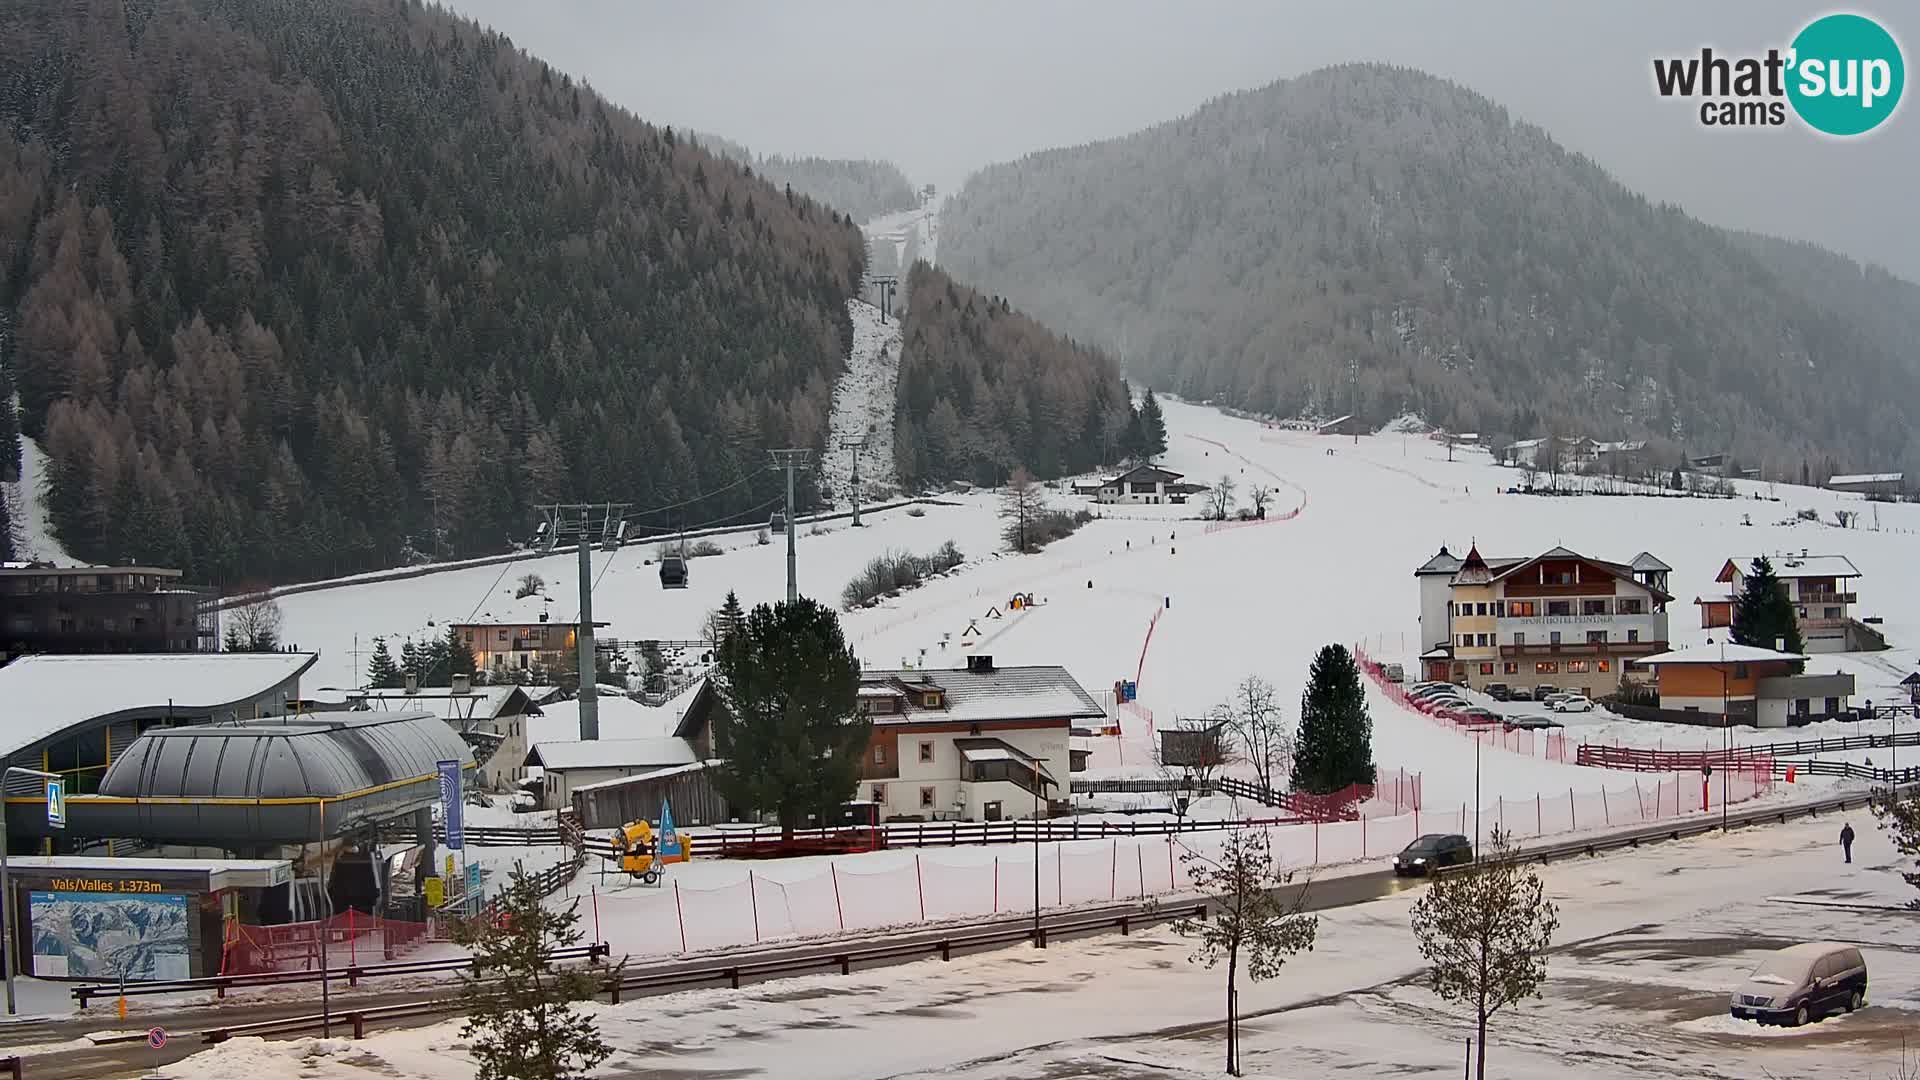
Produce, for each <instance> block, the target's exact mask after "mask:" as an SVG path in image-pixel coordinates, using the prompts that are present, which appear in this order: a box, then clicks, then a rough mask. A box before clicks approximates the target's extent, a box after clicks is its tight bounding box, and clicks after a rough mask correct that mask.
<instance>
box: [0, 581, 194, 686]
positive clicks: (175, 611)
mask: <svg viewBox="0 0 1920 1080" xmlns="http://www.w3.org/2000/svg"><path fill="white" fill-rule="evenodd" d="M181 576H182V575H181V572H180V571H178V570H168V569H165V568H162V567H158V566H53V565H50V564H47V563H7V564H5V565H4V566H0V662H5V660H6V659H8V658H10V657H15V656H29V655H34V654H45V653H62V654H73V653H194V652H200V653H210V652H218V651H219V649H220V634H219V617H218V615H217V614H216V613H215V611H214V610H213V607H212V604H211V602H212V601H213V600H214V599H215V598H216V595H215V592H214V590H213V589H212V588H210V587H205V586H191V585H184V584H182V583H181V581H180V578H181Z"/></svg>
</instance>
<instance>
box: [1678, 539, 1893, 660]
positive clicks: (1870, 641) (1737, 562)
mask: <svg viewBox="0 0 1920 1080" xmlns="http://www.w3.org/2000/svg"><path fill="white" fill-rule="evenodd" d="M1757 557H1758V556H1751V555H1741V556H1736V557H1734V558H1731V559H1728V560H1727V561H1726V562H1725V563H1723V564H1721V567H1720V572H1719V573H1718V574H1715V575H1714V578H1713V580H1714V581H1716V582H1718V583H1719V584H1722V585H1725V586H1726V587H1727V591H1726V592H1725V593H1720V594H1716V595H1713V596H1702V597H1696V598H1695V599H1694V601H1693V602H1694V603H1695V604H1696V605H1698V606H1699V608H1700V625H1701V626H1702V627H1703V628H1706V629H1713V628H1715V627H1721V626H1732V625H1733V609H1734V606H1735V604H1736V603H1737V602H1738V600H1739V598H1740V594H1741V593H1743V592H1745V591H1746V588H1747V576H1748V575H1749V574H1750V573H1752V571H1753V564H1754V560H1755V559H1756V558H1757ZM1766 559H1767V562H1768V563H1769V564H1770V565H1771V566H1772V567H1773V575H1774V577H1777V578H1779V579H1780V588H1781V589H1782V591H1784V592H1785V593H1786V594H1787V599H1788V600H1789V601H1791V602H1792V604H1793V614H1794V617H1795V619H1796V621H1797V622H1798V623H1799V626H1800V641H1801V646H1802V648H1803V649H1804V650H1805V651H1806V652H1809V653H1836V652H1870V651H1875V650H1879V649H1884V648H1886V647H1887V642H1886V638H1884V637H1882V636H1881V634H1880V632H1879V631H1878V630H1875V629H1874V628H1873V627H1870V626H1867V625H1866V624H1864V623H1862V622H1860V621H1859V620H1858V619H1857V618H1855V612H1854V608H1855V605H1857V604H1858V603H1859V602H1860V593H1859V586H1858V585H1857V584H1856V583H1857V582H1858V581H1859V580H1860V578H1861V576H1862V575H1861V573H1860V570H1859V569H1858V568H1857V567H1855V566H1854V565H1853V560H1852V559H1849V558H1847V557H1846V556H1845V555H1812V554H1808V552H1807V551H1806V549H1804V548H1803V549H1801V551H1800V553H1799V554H1798V555H1795V554H1793V553H1792V552H1785V553H1781V554H1775V555H1769V556H1766Z"/></svg>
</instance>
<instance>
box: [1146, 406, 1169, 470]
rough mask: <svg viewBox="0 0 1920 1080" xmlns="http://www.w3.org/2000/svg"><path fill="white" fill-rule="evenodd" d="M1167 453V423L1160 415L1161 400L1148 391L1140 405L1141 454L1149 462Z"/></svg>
mask: <svg viewBox="0 0 1920 1080" xmlns="http://www.w3.org/2000/svg"><path fill="white" fill-rule="evenodd" d="M1166 452H1167V421H1166V418H1165V417H1163V416H1161V415H1160V399H1158V398H1156V397H1154V396H1153V391H1152V390H1148V391H1147V396H1146V400H1144V401H1142V402H1141V403H1140V454H1141V456H1142V457H1144V458H1146V459H1147V460H1148V461H1152V460H1153V459H1154V458H1157V457H1159V456H1160V455H1161V454H1164V453H1166Z"/></svg>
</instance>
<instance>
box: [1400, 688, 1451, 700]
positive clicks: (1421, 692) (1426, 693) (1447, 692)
mask: <svg viewBox="0 0 1920 1080" xmlns="http://www.w3.org/2000/svg"><path fill="white" fill-rule="evenodd" d="M1407 696H1408V697H1410V698H1414V699H1416V700H1419V701H1425V700H1426V699H1428V698H1435V697H1459V696H1460V691H1458V690H1455V689H1454V688H1453V687H1451V686H1445V685H1441V686H1423V687H1421V688H1420V689H1418V690H1415V691H1414V692H1413V693H1411V694H1408V695H1407Z"/></svg>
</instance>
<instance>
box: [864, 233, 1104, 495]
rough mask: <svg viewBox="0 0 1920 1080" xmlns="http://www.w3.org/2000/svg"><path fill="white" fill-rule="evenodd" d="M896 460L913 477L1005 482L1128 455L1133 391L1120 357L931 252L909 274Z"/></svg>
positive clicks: (906, 479)
mask: <svg viewBox="0 0 1920 1080" xmlns="http://www.w3.org/2000/svg"><path fill="white" fill-rule="evenodd" d="M901 325H902V330H901V333H902V335H903V341H902V344H901V348H900V381H899V384H898V388H897V391H896V399H895V400H896V404H895V408H894V428H893V446H894V464H895V466H896V468H897V470H898V472H899V474H900V479H901V481H902V482H903V483H906V484H908V485H918V484H930V483H937V482H940V481H946V480H966V481H969V482H972V483H976V484H1000V483H1004V482H1005V481H1006V479H1007V477H1008V475H1009V474H1011V473H1012V472H1013V470H1014V469H1015V468H1016V467H1018V466H1025V467H1026V468H1027V470H1028V471H1029V472H1031V473H1033V474H1034V475H1035V476H1040V477H1054V476H1060V475H1063V474H1070V473H1077V472H1085V471H1087V470H1090V469H1093V468H1094V467H1096V466H1098V465H1101V464H1103V463H1106V462H1112V461H1117V460H1119V459H1120V458H1121V457H1122V456H1123V453H1124V451H1125V450H1126V449H1128V448H1127V447H1126V446H1125V445H1124V440H1125V436H1126V431H1127V421H1128V419H1129V417H1130V408H1131V403H1130V401H1129V400H1128V394H1127V388H1126V384H1125V383H1123V382H1121V381H1120V376H1119V372H1118V371H1117V370H1116V369H1115V366H1114V362H1113V360H1112V359H1111V358H1110V357H1108V356H1106V355H1105V354H1103V353H1101V352H1099V351H1098V350H1095V349H1090V348H1088V347H1086V346H1084V345H1080V344H1076V343H1075V342H1073V341H1070V340H1068V339H1066V338H1063V337H1060V336H1059V335H1057V334H1055V333H1053V332H1052V331H1050V330H1048V329H1047V328H1046V327H1044V326H1042V325H1041V324H1039V323H1038V322H1035V321H1034V320H1033V319H1031V318H1029V317H1027V316H1025V315H1022V314H1021V313H1019V312H1017V311H1015V310H1013V309H1012V307H1011V306H1010V305H1009V304H1008V303H1007V301H1006V300H1004V299H1002V298H1000V297H997V296H994V297H989V296H987V295H986V294H984V293H980V292H977V291H975V290H973V289H970V288H967V287H966V286H965V285H961V284H959V283H957V282H955V281H954V280H953V279H952V278H951V277H949V276H948V275H947V274H946V273H945V272H943V271H941V270H939V269H936V268H934V267H932V266H929V265H928V264H926V263H924V262H918V263H915V264H914V266H913V269H912V271H910V272H909V273H908V275H907V281H906V300H905V312H904V313H903V314H902V316H901Z"/></svg>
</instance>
